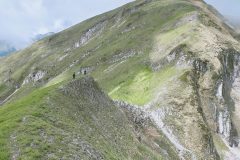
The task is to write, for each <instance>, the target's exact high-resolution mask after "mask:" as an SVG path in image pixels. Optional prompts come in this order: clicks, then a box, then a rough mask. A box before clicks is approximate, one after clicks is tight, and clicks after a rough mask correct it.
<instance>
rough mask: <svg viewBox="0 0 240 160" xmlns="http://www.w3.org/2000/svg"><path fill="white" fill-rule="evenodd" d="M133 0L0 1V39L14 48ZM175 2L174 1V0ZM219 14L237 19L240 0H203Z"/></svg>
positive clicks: (21, 46)
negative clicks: (37, 36)
mask: <svg viewBox="0 0 240 160" xmlns="http://www.w3.org/2000/svg"><path fill="white" fill-rule="evenodd" d="M130 1H132V0H0V41H1V40H5V41H7V42H9V43H11V44H12V45H14V46H15V47H16V48H17V49H21V48H23V47H26V46H27V45H29V44H30V43H31V42H32V39H33V38H34V36H36V35H37V34H45V33H48V32H59V31H61V30H63V29H66V28H68V27H70V26H72V25H74V24H77V23H79V22H81V21H83V20H85V19H87V18H90V17H93V16H95V15H98V14H100V13H103V12H106V11H109V10H112V9H114V8H117V7H119V6H121V5H123V4H125V3H128V2H130ZM176 1H177V0H176ZM205 1H206V2H207V3H210V4H212V5H213V6H214V7H216V8H217V9H218V10H219V11H220V12H221V13H222V14H224V15H228V16H232V17H234V18H235V19H239V20H240V0H205Z"/></svg>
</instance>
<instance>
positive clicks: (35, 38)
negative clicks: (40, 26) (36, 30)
mask: <svg viewBox="0 0 240 160" xmlns="http://www.w3.org/2000/svg"><path fill="white" fill-rule="evenodd" d="M53 34H55V33H54V32H48V33H46V34H38V35H36V36H35V37H34V38H33V41H39V40H41V39H43V38H45V37H48V36H51V35H53Z"/></svg>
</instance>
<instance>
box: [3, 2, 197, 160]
mask: <svg viewBox="0 0 240 160" xmlns="http://www.w3.org/2000/svg"><path fill="white" fill-rule="evenodd" d="M139 6H140V7H139ZM134 8H135V9H134ZM196 10H197V8H196V7H194V6H193V5H191V4H190V3H187V2H186V1H184V0H179V1H177V2H176V1H172V0H162V1H153V2H151V3H145V2H144V1H136V2H134V3H130V4H128V5H125V6H124V7H122V8H119V9H117V10H114V11H111V12H108V13H106V14H103V15H100V16H97V17H94V18H92V19H89V20H87V21H85V22H83V23H81V24H79V25H76V26H74V27H72V28H69V29H67V30H65V31H63V32H61V33H59V34H56V35H54V36H51V37H50V38H46V39H44V40H42V41H39V42H37V43H35V44H34V45H32V46H31V47H29V48H27V49H25V50H23V51H20V52H19V53H17V54H14V55H10V56H9V57H7V58H5V59H2V60H1V59H0V65H1V66H0V75H1V76H0V100H2V99H4V98H5V97H7V95H9V94H11V93H12V92H13V91H14V89H15V86H14V85H15V84H16V83H22V81H23V79H24V78H25V77H26V76H27V75H28V74H29V73H31V72H34V71H38V70H44V71H47V76H46V77H45V78H44V83H43V85H44V87H43V88H40V89H37V90H36V91H34V90H35V89H36V88H38V87H39V86H42V84H40V83H39V84H38V83H36V84H35V86H33V85H32V84H29V85H27V86H23V87H22V88H21V90H20V91H19V92H18V93H17V94H16V95H15V97H13V100H14V101H13V102H12V103H9V104H6V105H5V106H3V108H0V136H1V137H0V142H1V144H2V145H1V146H5V147H3V148H0V151H1V152H0V157H1V156H2V157H3V158H7V157H9V156H10V152H11V150H10V148H11V149H14V145H12V143H13V144H15V143H16V142H17V144H18V146H19V147H20V148H22V151H21V153H23V155H22V156H23V158H26V157H24V156H30V157H31V158H33V159H34V158H37V157H41V156H42V153H44V155H45V156H46V155H47V154H49V153H50V152H51V151H56V150H57V149H59V148H58V147H63V148H61V150H63V151H64V152H59V153H55V154H54V155H55V156H57V157H61V156H63V155H70V154H71V153H70V151H69V150H68V149H67V148H68V147H69V146H66V145H64V144H62V143H61V142H62V141H63V142H66V144H68V143H70V144H71V142H70V140H69V139H70V138H69V139H66V140H64V137H71V138H72V137H75V136H76V135H81V136H83V137H81V138H83V139H84V140H85V141H87V142H89V143H90V144H94V147H95V148H97V150H98V151H100V152H101V153H103V155H104V156H106V158H107V159H112V158H119V159H125V158H136V157H137V158H139V159H141V158H146V157H144V155H147V156H148V155H151V156H153V155H155V153H152V151H150V150H149V148H148V147H146V146H143V145H141V144H139V143H138V142H136V140H134V136H133V133H132V131H131V129H130V128H128V126H125V125H123V124H122V125H123V127H125V128H124V130H126V131H127V132H124V133H123V131H122V130H120V131H119V130H117V131H116V134H118V133H119V134H120V135H122V136H124V137H126V141H124V142H122V143H118V145H119V146H116V145H117V144H112V143H113V141H112V140H111V141H108V140H107V139H104V137H101V136H100V137H99V135H102V134H103V133H102V132H103V131H102V130H101V127H102V126H97V127H96V126H95V125H97V123H96V120H94V119H95V118H96V117H94V116H93V117H91V118H92V119H89V117H88V115H89V113H90V114H91V112H92V111H90V110H88V107H85V108H84V110H83V111H78V110H77V106H78V105H76V104H78V103H84V105H86V106H88V105H89V101H88V100H87V101H86V100H85V99H80V100H79V101H77V100H76V97H75V98H73V97H68V96H65V95H63V94H61V93H59V92H58V91H56V88H58V87H59V83H61V82H63V81H69V79H70V78H71V75H72V73H73V72H74V71H75V72H76V71H79V68H80V67H85V66H92V67H93V68H94V70H93V72H91V75H92V76H93V77H94V78H95V79H96V80H97V82H98V83H99V85H100V87H101V88H103V90H104V91H105V92H106V93H108V94H109V95H110V96H111V98H113V99H118V100H124V101H127V102H130V103H133V104H138V105H144V104H146V103H148V102H149V101H151V100H152V99H153V98H154V97H155V95H156V93H157V90H159V89H161V88H162V87H163V86H165V87H166V86H167V85H168V82H169V81H170V80H172V79H173V78H174V77H176V76H181V75H183V74H184V72H185V70H181V69H178V68H176V67H175V66H174V65H170V66H166V67H164V68H162V69H161V70H160V71H153V70H152V69H151V65H150V64H151V62H152V61H153V60H154V59H156V58H157V57H164V56H165V55H167V54H168V52H164V51H163V52H157V53H155V54H152V53H153V52H154V48H153V47H154V43H155V41H156V39H157V41H159V42H161V43H162V44H164V45H169V44H171V42H172V40H173V38H174V37H173V36H174V35H175V34H178V35H179V36H181V35H182V34H185V33H186V32H189V28H190V27H191V26H188V25H184V26H183V27H180V28H175V24H176V22H177V21H178V20H179V19H180V18H182V17H184V16H186V15H187V14H189V13H190V12H192V11H196ZM102 21H106V26H105V28H104V30H103V32H102V33H101V34H100V35H98V36H94V38H93V39H92V40H91V41H89V42H88V43H87V44H85V45H84V46H82V47H80V48H76V49H72V50H71V51H70V52H68V53H65V52H64V50H66V49H68V48H71V47H72V46H73V44H74V42H76V41H77V40H78V39H79V37H80V36H81V35H82V34H83V33H84V32H85V31H87V30H88V29H89V28H91V27H92V26H94V25H96V24H97V23H99V22H102ZM157 35H161V36H160V37H157ZM130 51H133V52H134V53H135V54H134V56H132V57H128V58H123V59H121V58H118V59H120V60H118V61H114V58H115V57H118V56H120V57H121V54H123V55H128V53H129V52H130ZM86 53H88V56H85V57H84V58H83V55H85V54H86ZM64 55H66V58H65V59H64V60H63V61H59V58H60V57H62V56H64ZM76 60H78V61H77V62H76ZM74 62H76V63H74ZM73 63H74V65H73V66H72V67H70V65H71V64H73ZM10 69H11V70H12V71H13V73H12V74H11V77H10V78H11V79H12V81H10V82H8V83H6V81H4V80H6V79H7V74H8V71H9V70H10ZM176 73H177V74H176ZM45 83H46V84H45ZM32 91H34V92H32ZM66 101H67V102H66ZM72 101H73V102H72ZM69 107H73V108H69ZM91 107H94V106H91ZM73 111H76V112H73ZM78 112H81V113H80V114H79V115H80V116H79V115H76V116H77V117H78V118H76V117H74V116H75V113H78ZM65 113H67V114H68V115H65ZM117 113H119V112H117ZM95 114H98V113H96V112H94V113H92V115H95ZM105 114H106V113H101V115H99V118H98V119H97V120H100V122H101V119H102V118H103V117H105ZM112 114H116V113H115V112H113V111H112V112H111V113H109V115H112ZM24 117H25V118H24ZM79 117H80V118H81V117H82V119H81V122H82V123H83V124H87V125H84V127H87V126H88V125H89V126H92V127H90V128H91V129H92V128H97V130H98V129H99V131H98V132H96V133H95V132H94V133H91V134H93V135H92V137H94V138H97V141H99V144H98V143H95V142H96V139H94V140H92V139H90V138H89V137H88V136H89V133H88V132H87V131H89V130H91V129H89V128H87V129H84V130H81V127H82V126H80V125H79V124H78V123H77V122H79ZM109 117H110V119H108V118H107V119H105V120H106V121H105V120H103V122H104V123H103V122H101V123H102V124H105V122H106V124H109V123H108V121H111V123H112V122H114V121H112V119H111V116H109ZM28 119H29V121H28ZM61 119H63V120H64V121H62V120H61ZM120 119H121V117H120ZM117 121H119V119H117ZM125 121H126V120H125ZM25 123H26V124H25ZM58 123H59V124H58ZM113 125H116V126H118V125H119V124H118V123H117V122H116V123H113ZM42 126H44V127H42ZM73 126H74V127H73ZM112 128H114V127H113V126H112V127H111V129H112ZM116 128H117V127H116ZM104 129H106V130H109V129H110V128H104ZM111 129H110V130H111ZM71 132H74V134H75V135H70V134H71ZM113 132H114V131H113ZM16 133H20V134H19V136H16ZM30 133H31V134H30ZM60 133H61V134H60ZM46 134H47V135H48V136H45V135H46ZM109 134H110V133H109ZM31 135H32V136H31ZM51 135H55V136H54V137H55V140H54V143H52V139H51ZM66 135H67V136H66ZM108 136H110V137H111V136H112V135H108ZM15 137H16V138H15ZM76 137H77V136H76ZM76 139H77V138H76ZM118 140H119V139H118ZM9 142H11V143H9ZM32 142H34V143H33V144H31V143H32ZM43 142H44V143H43ZM45 142H47V145H46V144H45ZM32 145H33V146H36V148H34V147H32ZM135 145H136V146H135ZM29 146H30V147H29ZM101 146H103V147H101ZM124 146H126V147H127V148H124ZM31 148H33V149H31ZM116 148H119V149H120V150H121V152H122V153H120V152H119V151H117V150H116ZM129 148H131V149H132V150H131V152H133V153H129V152H127V150H128V149H129ZM75 149H76V148H75ZM72 150H73V151H74V148H72ZM13 151H14V150H13ZM49 151H50V152H49ZM15 152H16V153H17V148H16V151H15ZM11 154H12V153H11ZM54 155H50V156H54ZM82 155H83V154H82ZM131 156H136V157H131ZM41 158H44V157H41ZM85 158H87V155H85ZM156 158H161V157H156Z"/></svg>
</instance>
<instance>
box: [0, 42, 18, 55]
mask: <svg viewBox="0 0 240 160" xmlns="http://www.w3.org/2000/svg"><path fill="white" fill-rule="evenodd" d="M15 51H16V48H14V47H13V46H11V45H9V44H8V43H7V42H5V41H0V57H1V56H5V55H7V54H9V53H12V52H15Z"/></svg>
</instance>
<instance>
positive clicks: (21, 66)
mask: <svg viewBox="0 0 240 160" xmlns="http://www.w3.org/2000/svg"><path fill="white" fill-rule="evenodd" d="M153 4H154V5H153ZM133 8H136V9H133ZM193 10H195V8H194V7H193V6H191V5H190V4H188V3H185V1H179V2H173V1H170V0H165V1H161V2H159V1H156V2H151V3H146V4H145V2H143V1H137V2H134V3H130V4H128V5H126V6H124V7H122V8H119V9H117V10H114V11H111V12H109V13H106V14H103V15H100V16H97V17H95V18H92V19H90V20H87V21H86V22H83V23H81V24H79V25H76V26H74V27H72V28H69V29H67V30H66V31H63V32H61V33H59V34H56V35H54V36H52V37H50V38H46V39H44V40H43V41H40V42H37V43H36V44H34V45H33V46H31V47H30V48H27V49H25V50H23V51H21V52H20V53H18V54H14V55H11V56H10V57H7V58H6V59H4V61H3V62H2V63H1V69H0V73H1V81H0V88H1V92H0V98H1V99H4V98H5V97H7V95H9V94H10V93H11V92H13V90H14V88H15V84H16V83H20V84H21V83H22V81H23V79H24V77H26V76H27V75H28V73H31V72H34V71H37V70H44V71H47V72H48V74H47V76H46V77H45V81H47V80H48V79H52V78H53V77H55V76H57V75H59V74H61V73H62V72H63V71H65V70H66V69H67V70H68V71H67V72H64V73H63V75H62V76H61V75H60V76H58V78H57V79H55V80H53V81H55V82H54V83H56V82H60V81H62V80H65V79H66V77H70V76H71V74H72V72H73V71H78V70H79V68H80V67H81V66H93V67H95V71H94V72H93V73H92V75H93V76H94V77H95V78H96V79H97V80H98V82H99V83H100V86H101V87H102V88H104V90H105V91H106V92H111V91H112V90H114V89H115V88H116V86H119V85H120V83H122V82H123V80H124V81H125V82H126V83H125V86H126V87H124V88H122V89H121V90H119V91H121V92H128V91H127V90H125V88H128V87H127V86H128V85H130V84H132V83H130V81H132V78H134V77H136V76H137V75H138V74H141V72H144V71H147V72H148V77H152V76H154V77H156V75H159V76H160V73H156V74H155V73H153V72H152V71H151V69H150V68H149V63H150V59H149V53H150V52H151V50H152V47H153V42H154V40H155V39H154V38H153V37H154V35H156V34H158V33H161V29H163V28H164V26H166V24H168V23H169V24H172V23H175V21H177V20H178V19H179V18H180V17H182V16H184V15H185V14H186V13H188V12H191V11H193ZM170 13H171V14H170ZM118 19H120V20H118ZM101 21H106V22H107V23H106V24H107V25H106V26H105V28H106V29H104V30H103V32H102V33H101V34H100V36H97V37H95V38H94V39H93V40H91V41H90V42H89V43H87V44H86V45H84V46H82V47H80V48H77V49H73V50H72V51H71V52H70V53H68V55H67V56H66V58H65V59H64V60H63V61H58V59H59V57H62V56H63V55H65V53H64V50H65V49H67V48H69V47H72V45H73V44H74V42H75V41H77V40H78V39H79V37H80V35H82V33H83V32H84V31H86V30H87V29H88V28H90V27H92V26H94V25H95V24H97V23H98V22H101ZM118 21H119V22H118ZM170 26H171V25H170ZM167 29H169V30H170V29H171V28H167ZM163 30H166V28H164V29H163ZM94 48H96V49H95V50H94V51H91V50H93V49H94ZM129 51H133V52H135V55H134V56H133V57H130V58H126V59H125V60H120V61H117V62H111V61H110V60H111V59H112V58H113V57H114V56H116V55H118V54H121V53H126V54H127V53H128V52H129ZM88 52H90V55H89V56H87V57H85V58H82V56H83V55H84V54H86V53H88ZM76 60H78V62H77V63H75V64H74V66H73V67H72V68H70V67H69V65H70V64H72V63H73V62H74V61H76ZM122 61H124V63H123V64H122V65H121V63H122ZM96 63H98V66H96ZM114 65H115V66H116V67H115V68H114V69H113V70H112V71H111V72H106V71H105V72H104V70H106V69H107V68H109V67H111V66H114ZM9 70H12V71H13V73H12V74H11V76H10V78H11V79H12V81H11V83H4V82H3V81H4V80H6V79H8V71H9ZM163 73H164V71H163ZM159 78H161V76H160V77H159ZM50 83H51V82H50ZM146 87H148V88H149V87H150V88H149V95H147V97H149V98H147V99H145V100H143V101H140V102H138V99H141V98H142V97H136V98H134V97H135V96H136V95H134V97H128V98H127V99H129V100H130V102H134V103H137V104H143V103H146V102H148V101H149V99H150V97H151V94H152V93H151V92H152V89H153V88H151V86H146ZM133 88H134V86H133V87H132V89H133ZM133 90H134V89H133ZM133 92H138V91H133ZM119 96H120V94H118V96H117V95H114V94H113V95H112V97H113V98H116V97H117V98H120V99H122V100H126V98H125V97H126V96H125V95H123V96H124V97H119ZM130 96H131V95H130Z"/></svg>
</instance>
